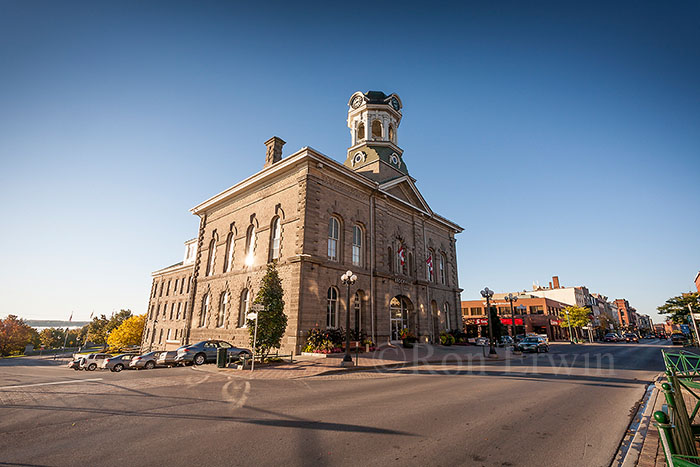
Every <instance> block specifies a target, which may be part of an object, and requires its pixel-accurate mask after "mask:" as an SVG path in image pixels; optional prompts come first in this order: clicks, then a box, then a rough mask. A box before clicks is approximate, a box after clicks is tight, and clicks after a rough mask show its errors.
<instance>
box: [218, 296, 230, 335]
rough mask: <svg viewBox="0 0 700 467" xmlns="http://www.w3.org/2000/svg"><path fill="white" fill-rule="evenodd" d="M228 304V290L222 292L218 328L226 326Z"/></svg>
mask: <svg viewBox="0 0 700 467" xmlns="http://www.w3.org/2000/svg"><path fill="white" fill-rule="evenodd" d="M227 305H228V292H224V293H222V294H221V298H220V299H219V315H218V316H217V320H216V327H217V328H222V327H224V323H225V322H226V307H227Z"/></svg>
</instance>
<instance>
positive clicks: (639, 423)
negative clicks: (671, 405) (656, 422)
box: [610, 373, 664, 467]
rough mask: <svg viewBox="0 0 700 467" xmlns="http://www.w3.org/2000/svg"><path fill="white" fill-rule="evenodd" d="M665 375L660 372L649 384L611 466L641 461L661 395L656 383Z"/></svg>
mask: <svg viewBox="0 0 700 467" xmlns="http://www.w3.org/2000/svg"><path fill="white" fill-rule="evenodd" d="M663 376H664V373H659V374H658V375H657V376H656V378H654V379H653V380H652V381H651V382H650V383H649V385H648V386H647V389H646V391H645V393H644V396H643V397H642V400H641V401H640V404H639V407H638V409H637V411H636V412H635V414H634V416H633V417H632V420H631V421H630V424H629V426H628V428H627V432H626V433H625V436H624V437H623V438H622V441H620V447H619V448H618V450H617V453H616V454H615V457H614V458H613V461H612V463H611V464H610V465H611V466H614V467H633V466H635V465H637V463H638V462H639V457H640V455H641V453H642V448H643V447H644V440H645V439H646V437H647V433H648V432H649V428H650V426H651V420H652V413H653V412H654V407H655V406H656V401H657V399H658V397H659V388H658V387H657V386H656V383H657V382H658V381H660V380H661V378H663Z"/></svg>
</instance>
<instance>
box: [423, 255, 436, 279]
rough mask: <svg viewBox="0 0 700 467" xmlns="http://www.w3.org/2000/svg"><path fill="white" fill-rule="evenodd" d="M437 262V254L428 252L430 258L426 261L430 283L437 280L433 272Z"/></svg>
mask: <svg viewBox="0 0 700 467" xmlns="http://www.w3.org/2000/svg"><path fill="white" fill-rule="evenodd" d="M434 260H435V252H434V251H433V250H428V258H427V259H426V260H425V264H426V266H427V267H426V268H425V269H426V271H427V273H428V277H427V278H428V281H429V282H433V281H434V280H435V274H434V271H433V261H434Z"/></svg>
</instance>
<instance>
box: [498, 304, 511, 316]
mask: <svg viewBox="0 0 700 467" xmlns="http://www.w3.org/2000/svg"><path fill="white" fill-rule="evenodd" d="M498 314H499V315H509V314H510V307H507V306H499V307H498Z"/></svg>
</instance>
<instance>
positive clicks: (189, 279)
mask: <svg viewBox="0 0 700 467" xmlns="http://www.w3.org/2000/svg"><path fill="white" fill-rule="evenodd" d="M190 282H192V276H190V277H188V278H187V293H190Z"/></svg>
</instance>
